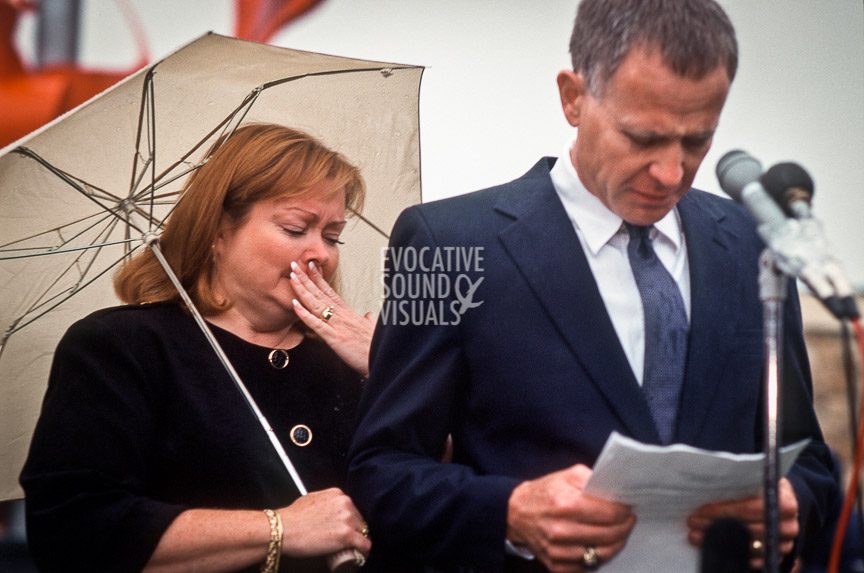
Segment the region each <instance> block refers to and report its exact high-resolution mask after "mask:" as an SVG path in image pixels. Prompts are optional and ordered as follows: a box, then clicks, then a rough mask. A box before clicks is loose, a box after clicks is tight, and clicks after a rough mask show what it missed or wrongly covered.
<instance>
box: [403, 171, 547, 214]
mask: <svg viewBox="0 0 864 573" xmlns="http://www.w3.org/2000/svg"><path fill="white" fill-rule="evenodd" d="M554 163H555V158H553V157H544V158H542V159H540V160H539V161H538V162H537V163H535V164H534V166H533V167H532V168H531V169H529V170H528V171H527V172H526V173H525V174H523V175H521V176H520V177H517V178H516V179H513V180H512V181H508V182H506V183H501V184H498V185H494V186H492V187H487V188H485V189H480V190H478V191H472V192H470V193H465V194H462V195H456V196H453V197H448V198H445V199H437V200H434V201H429V202H428V203H423V204H420V205H415V206H413V207H409V208H408V209H407V210H406V211H414V212H416V214H419V215H420V216H421V217H422V218H424V219H426V220H428V221H439V220H440V221H446V222H448V223H449V224H451V225H452V224H455V223H457V222H458V221H465V222H467V223H469V224H470V223H471V222H472V221H473V223H474V224H476V223H477V222H478V220H477V217H483V216H484V214H487V213H491V212H492V211H494V210H495V209H496V207H500V206H507V205H509V204H511V203H514V202H516V203H518V202H519V201H524V200H530V199H531V196H532V194H533V193H534V192H537V191H538V190H541V189H543V188H544V186H551V179H550V178H549V170H550V169H551V168H552V165H554Z"/></svg>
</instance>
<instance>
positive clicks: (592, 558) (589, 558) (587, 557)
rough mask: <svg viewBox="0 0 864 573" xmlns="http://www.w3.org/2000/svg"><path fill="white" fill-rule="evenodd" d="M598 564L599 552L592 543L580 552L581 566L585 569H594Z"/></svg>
mask: <svg viewBox="0 0 864 573" xmlns="http://www.w3.org/2000/svg"><path fill="white" fill-rule="evenodd" d="M599 565H600V554H598V553H597V549H596V548H595V547H594V546H592V545H587V546H586V547H585V552H584V553H582V567H583V568H584V569H585V570H586V571H594V570H595V569H597V567H598V566H599Z"/></svg>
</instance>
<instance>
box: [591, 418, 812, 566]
mask: <svg viewBox="0 0 864 573" xmlns="http://www.w3.org/2000/svg"><path fill="white" fill-rule="evenodd" d="M807 442H808V440H803V441H801V442H797V443H795V444H792V445H789V446H786V447H784V448H782V449H781V450H780V473H781V475H785V474H786V472H788V471H789V468H790V467H791V466H792V464H793V463H795V459H796V458H797V457H798V454H800V453H801V450H803V449H804V447H805V446H806V445H807ZM764 457H765V456H764V454H730V453H727V452H711V451H707V450H700V449H698V448H693V447H691V446H685V445H683V444H673V445H671V446H653V445H646V444H643V443H640V442H637V441H635V440H632V439H630V438H626V437H624V436H622V435H620V434H618V433H616V432H613V433H612V435H611V436H609V439H608V440H607V441H606V445H605V446H603V451H602V452H601V453H600V457H599V458H597V463H596V464H594V473H593V475H592V476H591V479H590V480H588V483H587V484H586V486H585V493H586V494H589V495H591V496H593V497H600V498H604V499H611V500H614V501H620V502H622V503H626V504H629V505H631V506H632V507H633V512H634V513H635V514H636V526H635V527H634V528H633V531H632V532H631V533H630V538H629V539H628V540H627V545H625V546H624V549H623V550H622V551H621V553H619V554H618V555H617V556H615V558H614V559H612V560H611V561H609V562H608V563H606V564H604V565H603V569H602V570H603V572H604V573H616V572H621V573H630V572H632V571H676V572H677V571H680V572H691V571H692V572H695V571H698V568H699V551H698V550H697V549H696V548H695V547H693V546H692V545H690V544H689V543H688V542H687V522H686V520H687V516H688V515H689V514H690V513H691V512H692V511H693V510H695V509H696V508H698V507H699V506H701V505H704V504H706V503H710V502H714V501H722V500H727V499H741V498H744V497H750V496H754V495H758V494H759V493H761V492H762V489H763V480H764V478H763V468H764V461H763V460H764Z"/></svg>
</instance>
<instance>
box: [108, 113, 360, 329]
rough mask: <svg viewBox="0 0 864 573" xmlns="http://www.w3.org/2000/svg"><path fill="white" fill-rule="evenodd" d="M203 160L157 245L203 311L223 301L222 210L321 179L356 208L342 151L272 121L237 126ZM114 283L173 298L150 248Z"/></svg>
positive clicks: (133, 296)
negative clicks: (216, 247)
mask: <svg viewBox="0 0 864 573" xmlns="http://www.w3.org/2000/svg"><path fill="white" fill-rule="evenodd" d="M214 149H215V151H214V152H213V153H212V155H211V156H210V159H209V160H208V161H207V163H206V164H205V165H203V166H202V167H200V168H199V169H198V170H197V171H195V172H194V173H192V175H191V176H190V177H189V179H188V181H187V182H186V184H185V186H184V188H183V191H182V193H181V195H180V199H179V202H178V203H177V205H176V207H175V208H174V211H173V212H172V213H171V215H170V216H169V217H168V220H167V221H166V224H165V230H164V232H163V233H162V236H161V237H160V239H159V245H160V248H161V250H162V252H163V253H164V255H165V258H166V259H167V261H168V263H169V264H170V265H171V268H172V269H173V270H174V272H175V273H176V274H177V277H178V278H179V279H180V283H181V284H182V285H183V287H184V288H185V289H186V290H187V292H188V293H189V295H190V297H191V298H192V301H193V302H194V303H195V304H196V306H197V307H198V309H199V310H200V311H201V312H202V313H203V314H204V315H210V314H216V313H219V312H222V311H224V310H226V309H227V308H229V307H230V306H231V301H226V300H222V299H219V298H217V297H216V295H215V294H214V292H213V289H212V284H211V280H212V275H213V256H212V245H213V244H214V243H215V241H216V237H217V233H218V232H219V224H220V221H221V220H222V216H223V215H225V216H227V217H228V218H229V221H230V222H231V224H232V225H240V224H242V223H243V221H244V220H245V218H246V216H247V215H248V213H249V210H250V209H251V208H252V205H254V204H255V203H257V202H259V201H263V200H267V199H273V198H276V197H302V196H304V195H305V194H306V193H308V192H309V190H310V189H311V188H312V187H314V186H315V185H316V184H318V183H320V182H321V181H324V180H328V181H332V182H333V183H335V188H336V189H339V190H340V191H341V190H343V189H344V191H345V207H346V208H347V209H348V210H349V211H352V212H355V213H359V212H360V211H361V210H362V207H363V200H364V198H365V194H366V189H365V185H364V183H363V179H362V177H361V176H360V172H359V170H358V169H357V168H356V167H355V166H353V165H351V164H350V163H349V162H348V161H347V160H346V159H345V158H344V157H343V156H342V155H340V154H339V153H337V152H335V151H332V150H330V149H328V148H327V147H325V146H324V145H323V144H322V143H321V142H319V141H318V140H317V139H315V138H314V137H312V136H310V135H308V134H306V133H303V132H301V131H298V130H295V129H291V128H288V127H284V126H281V125H275V124H251V125H246V126H243V127H240V128H238V129H237V130H235V131H234V133H233V134H231V135H230V136H227V137H224V138H222V139H221V140H219V141H218V142H217V143H216V144H215V145H214ZM114 290H115V291H116V292H117V296H118V297H120V300H122V301H123V302H126V303H132V304H140V303H145V302H163V301H174V302H179V301H180V295H179V294H178V293H177V290H176V289H175V288H174V286H173V285H172V284H171V282H170V280H169V279H168V276H167V275H166V274H165V271H164V270H163V269H162V267H161V266H160V265H159V261H157V260H156V257H155V256H154V255H153V253H152V252H151V251H150V250H149V249H147V250H145V251H142V252H140V253H138V254H137V255H135V256H134V257H132V258H131V259H130V260H129V261H128V262H127V263H125V264H124V265H123V267H121V268H120V270H119V271H118V272H117V274H116V275H115V276H114Z"/></svg>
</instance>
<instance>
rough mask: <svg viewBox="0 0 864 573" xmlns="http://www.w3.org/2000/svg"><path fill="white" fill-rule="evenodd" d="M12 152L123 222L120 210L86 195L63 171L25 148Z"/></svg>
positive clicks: (142, 231) (73, 179) (140, 230)
mask: <svg viewBox="0 0 864 573" xmlns="http://www.w3.org/2000/svg"><path fill="white" fill-rule="evenodd" d="M13 152H15V153H18V154H21V155H24V156H26V157H30V158H31V159H33V160H35V161H36V162H38V163H39V164H40V165H42V166H43V167H45V168H46V169H48V170H49V171H50V172H51V173H53V174H54V175H56V176H57V177H59V178H60V179H61V180H63V181H64V182H65V183H66V184H68V185H69V186H70V187H72V188H73V189H74V190H76V191H78V193H80V194H81V195H83V196H84V197H86V198H87V199H89V200H90V201H92V202H93V203H95V204H96V205H98V206H99V208H100V209H102V210H103V211H105V212H106V213H109V214H111V215H113V216H114V217H116V218H117V219H119V220H121V221H125V220H124V219H123V217H122V216H121V215H119V214H118V213H117V211H119V210H121V209H118V208H117V207H110V206H108V205H105V204H103V203H101V202H100V201H98V200H97V199H96V197H95V196H93V195H92V194H90V193H88V192H87V190H86V189H84V188H83V187H81V186H80V185H79V184H78V182H77V181H76V180H75V178H73V177H71V176H70V175H68V174H67V173H66V172H64V171H63V170H61V169H58V168H57V167H55V166H54V165H52V164H51V163H50V162H49V161H47V160H46V159H44V158H43V157H41V156H40V155H39V154H38V153H36V152H35V151H33V150H32V149H29V148H27V147H18V148H16V149H14V150H13ZM88 185H89V184H88ZM100 191H103V192H104V193H107V192H106V191H104V190H101V189H100ZM109 196H111V197H113V195H110V194H109ZM125 222H126V223H127V224H128V225H130V226H131V227H133V228H134V229H135V230H136V231H139V232H140V233H141V234H142V235H143V234H144V232H145V231H144V230H143V229H140V228H138V226H137V225H135V224H134V223H133V222H132V221H125Z"/></svg>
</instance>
